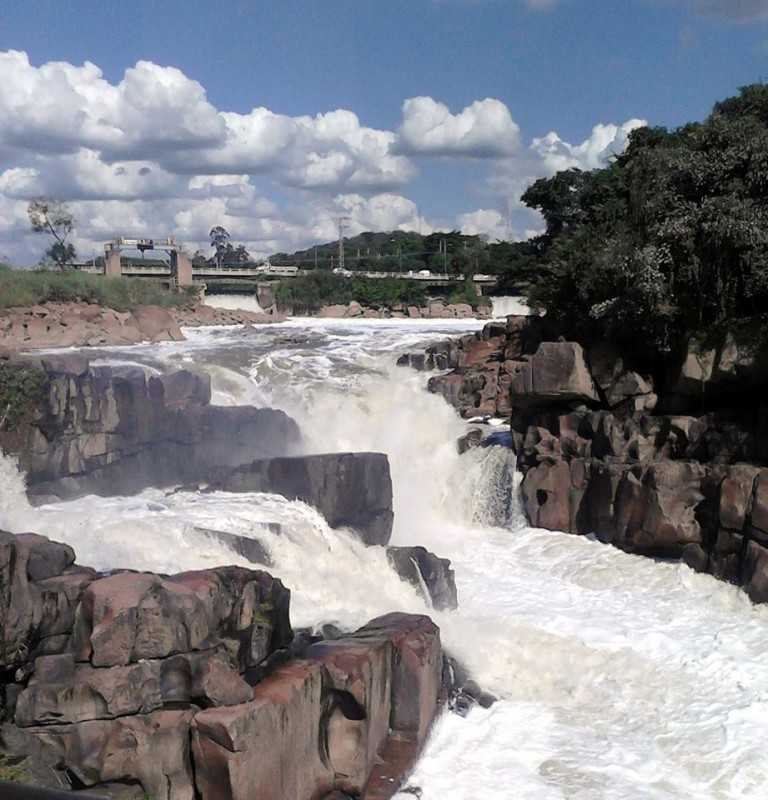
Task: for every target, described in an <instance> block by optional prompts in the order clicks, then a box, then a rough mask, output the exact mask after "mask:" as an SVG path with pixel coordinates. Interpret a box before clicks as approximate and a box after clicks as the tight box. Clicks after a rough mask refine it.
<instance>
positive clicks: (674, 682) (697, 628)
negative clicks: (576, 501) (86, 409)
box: [0, 320, 768, 800]
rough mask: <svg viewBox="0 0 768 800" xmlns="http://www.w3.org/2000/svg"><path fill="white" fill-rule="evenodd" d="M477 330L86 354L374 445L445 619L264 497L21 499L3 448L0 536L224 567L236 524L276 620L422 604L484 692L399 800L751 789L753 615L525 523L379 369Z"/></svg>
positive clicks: (311, 619) (85, 556) (760, 780)
mask: <svg viewBox="0 0 768 800" xmlns="http://www.w3.org/2000/svg"><path fill="white" fill-rule="evenodd" d="M480 324H481V323H478V322H476V321H471V320H470V321H466V322H465V321H453V322H443V321H420V322H407V321H402V320H401V321H392V320H390V321H379V320H374V321H330V320H328V321H320V320H316V321H308V320H301V321H299V320H295V321H290V322H288V323H285V324H282V325H275V326H265V327H258V328H253V329H249V330H243V329H239V328H227V329H206V330H202V329H197V330H193V331H188V332H187V333H188V337H189V338H188V340H187V341H186V342H180V343H169V344H166V345H160V346H158V345H154V346H151V347H149V346H139V347H133V348H123V349H113V350H110V351H106V352H104V354H103V356H102V358H103V360H104V361H105V362H106V361H107V360H109V361H112V362H114V361H130V362H132V363H140V364H144V365H147V366H148V367H150V368H161V367H162V368H166V367H170V366H173V365H182V366H187V367H196V368H200V369H206V370H209V371H210V372H211V374H212V376H213V382H214V389H215V402H217V403H220V404H235V403H255V404H257V405H270V406H273V407H277V408H282V409H284V410H285V411H287V412H288V413H289V414H291V415H292V416H293V417H295V419H296V420H297V421H298V422H299V424H300V426H301V428H302V430H303V431H304V433H305V436H306V438H307V440H308V451H309V450H312V451H318V452H320V451H332V450H381V451H384V452H386V453H388V454H389V458H390V462H391V468H392V476H393V484H394V497H395V529H394V534H393V543H395V544H423V545H424V546H426V547H427V548H428V549H430V550H433V551H434V552H436V553H437V554H438V555H440V556H443V557H448V558H450V559H451V561H452V565H453V568H454V569H455V572H456V581H457V585H458V591H459V603H460V606H459V609H458V610H457V611H455V612H450V613H435V612H432V611H431V610H426V609H425V606H424V604H423V603H422V602H421V601H420V600H419V598H418V597H417V596H416V594H415V593H414V591H413V590H412V589H411V588H410V587H409V586H407V585H406V584H404V583H402V582H401V581H400V580H398V578H397V577H396V576H395V574H394V573H393V572H392V571H391V570H390V568H389V567H388V565H387V563H386V559H385V557H384V555H383V553H382V551H381V550H379V549H376V548H370V549H366V548H364V547H362V546H361V545H359V544H358V543H357V542H356V541H355V540H354V539H353V538H351V537H350V536H348V535H346V534H344V533H341V532H338V531H333V530H330V529H329V528H328V526H327V525H326V523H325V521H324V520H323V519H322V518H321V517H319V515H318V514H317V513H316V512H315V511H313V510H312V509H310V508H308V507H306V506H304V505H302V504H300V503H291V502H288V501H286V500H284V499H282V498H279V497H275V496H272V495H258V494H238V495H234V494H225V493H212V494H197V493H193V492H180V493H177V494H166V492H164V491H158V490H152V491H147V492H144V493H142V494H141V495H138V496H135V497H117V498H109V499H106V498H96V497H86V498H82V499H80V500H76V501H72V502H68V503H57V504H52V505H46V506H41V507H39V508H34V509H33V508H30V507H29V505H28V504H27V503H26V500H25V498H24V494H23V483H22V481H21V479H20V477H19V476H18V474H17V472H16V471H15V469H14V467H13V464H12V463H11V461H10V460H9V459H7V458H5V459H1V460H0V527H5V528H6V529H9V530H12V531H17V532H18V531H22V530H35V531H38V532H40V533H44V534H46V535H48V536H50V537H51V538H54V539H58V540H61V541H67V542H69V543H70V544H72V545H73V546H74V547H75V548H76V551H77V553H78V557H79V558H78V560H79V561H80V562H81V563H85V564H92V565H94V566H97V567H104V568H106V567H136V568H142V569H144V568H152V569H155V570H159V571H163V572H168V571H178V570H182V569H188V568H195V567H200V566H209V565H212V564H216V563H233V562H234V563H238V561H237V558H238V557H236V556H234V557H233V555H232V553H231V552H230V551H228V550H224V549H223V548H222V547H221V546H220V545H218V544H216V543H215V542H213V541H211V540H209V539H207V538H206V537H205V536H204V535H203V534H201V533H200V529H201V528H213V529H217V530H222V531H229V532H233V533H239V534H242V535H247V536H252V537H255V538H258V539H259V540H260V541H261V542H262V543H263V545H264V546H265V547H266V549H267V550H268V551H269V553H270V556H271V559H272V561H273V566H272V567H270V571H271V572H272V573H273V574H277V575H279V576H280V577H281V578H282V579H283V581H284V583H285V584H286V585H287V586H288V587H290V589H291V590H292V601H291V617H292V621H293V624H294V625H295V626H305V625H318V624H320V623H323V622H331V621H332V622H336V623H337V624H339V625H341V626H344V627H349V628H351V627H354V626H358V625H361V624H362V623H364V622H366V621H367V620H368V619H369V618H371V617H373V616H375V615H377V614H380V613H383V612H386V611H390V610H396V609H405V610H413V611H419V612H424V611H425V610H426V611H427V613H430V614H432V615H433V617H434V619H435V620H436V622H437V623H438V624H439V625H440V627H441V631H442V637H443V642H444V644H445V646H446V648H447V649H448V650H449V651H450V652H451V653H452V654H453V655H455V656H456V657H457V658H459V659H460V660H461V661H462V662H463V663H464V664H465V665H466V666H467V667H468V668H469V670H470V671H471V672H472V673H473V675H474V676H475V677H476V679H477V680H478V682H479V683H480V684H481V685H482V686H483V687H484V688H485V689H487V690H488V691H491V692H493V693H495V694H497V696H498V697H499V698H500V699H499V701H498V702H497V703H496V704H495V705H493V706H492V707H491V708H489V709H487V710H486V709H482V708H479V707H476V708H473V709H472V710H471V711H470V712H469V714H468V716H466V717H460V716H458V715H456V714H453V713H450V712H445V713H444V714H443V715H442V717H441V718H440V720H439V721H438V723H437V725H436V726H435V728H434V731H433V733H432V735H431V738H430V740H429V742H428V744H427V747H426V749H425V752H424V754H423V756H422V758H421V760H420V762H419V763H418V765H417V766H416V769H415V771H414V773H413V775H412V776H411V778H410V780H409V783H408V786H409V787H411V789H412V791H410V792H406V791H403V792H401V794H400V795H398V797H400V798H401V800H407V798H411V799H412V798H413V797H414V795H415V794H416V795H418V791H417V790H420V791H421V795H420V796H421V797H422V800H481V799H482V800H517V799H518V798H521V799H526V800H527V798H531V800H533V799H534V798H535V800H561V799H563V798H565V799H566V800H570V799H571V798H574V799H575V800H603V799H606V800H641V799H642V800H645V799H646V798H647V799H648V800H672V798H675V799H676V800H678V799H679V798H692V799H696V800H715V799H717V800H731V798H732V799H733V800H736V798H739V799H742V798H755V799H757V798H761V799H762V798H765V797H767V796H768V758H766V756H765V742H766V741H768V658H766V651H767V650H768V609H766V608H763V607H754V606H752V605H751V604H750V602H749V601H748V599H747V598H746V596H745V595H744V594H743V593H741V592H740V591H739V590H738V589H736V588H734V587H732V586H728V585H725V584H722V583H718V582H716V581H715V580H713V579H711V578H709V577H706V576H701V575H697V574H695V573H693V572H692V571H690V570H689V569H688V568H687V567H685V566H682V565H679V564H672V563H657V562H654V561H652V560H649V559H644V558H640V557H634V556H630V555H627V554H624V553H621V552H619V551H618V550H615V549H612V548H610V547H607V546H604V545H601V544H599V543H598V542H595V541H592V540H590V539H589V538H585V537H575V536H569V535H565V534H560V533H550V532H546V531H541V530H535V529H531V528H527V527H525V524H524V521H523V519H522V517H521V516H520V514H519V512H516V510H515V506H514V503H512V504H511V505H510V503H509V502H508V500H509V498H508V497H506V496H505V490H504V489H503V488H502V489H501V490H500V488H499V487H500V486H502V487H503V486H508V485H509V476H508V475H507V474H505V469H504V464H505V463H506V462H505V453H504V452H503V451H501V450H499V449H496V448H489V449H488V450H483V451H477V450H475V451H472V452H471V453H469V454H467V455H465V456H462V457H459V456H458V455H457V453H456V449H455V440H456V438H457V437H458V436H460V435H461V434H462V433H463V432H464V431H465V425H464V423H462V422H461V420H459V419H458V418H457V416H456V415H455V413H454V411H453V410H452V409H451V408H450V407H449V406H448V405H447V404H446V403H445V402H444V401H443V400H442V399H441V398H439V397H436V396H433V395H430V394H428V393H427V392H426V390H425V385H426V381H427V375H425V374H424V373H417V372H414V371H411V370H409V369H405V368H397V367H395V366H394V362H395V359H396V356H397V355H398V354H400V353H402V352H405V351H408V350H415V349H420V348H422V347H423V346H424V345H425V344H426V343H429V342H432V341H434V340H436V339H438V338H441V337H444V336H449V335H451V336H456V335H459V334H460V333H463V332H465V331H467V330H472V329H475V328H477V327H479V325H480ZM269 523H279V524H280V526H281V533H279V534H278V533H275V532H274V526H272V527H270V525H269ZM240 563H244V562H240Z"/></svg>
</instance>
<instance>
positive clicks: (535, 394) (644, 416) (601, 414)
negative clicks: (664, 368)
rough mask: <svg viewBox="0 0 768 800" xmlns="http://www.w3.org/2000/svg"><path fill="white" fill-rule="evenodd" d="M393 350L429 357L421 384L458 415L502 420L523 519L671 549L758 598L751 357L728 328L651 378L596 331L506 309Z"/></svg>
mask: <svg viewBox="0 0 768 800" xmlns="http://www.w3.org/2000/svg"><path fill="white" fill-rule="evenodd" d="M758 356H759V354H758ZM399 363H401V364H403V365H409V366H412V367H415V368H417V369H437V370H441V371H442V372H441V374H439V375H436V376H433V377H432V378H430V380H429V388H430V390H431V391H433V392H436V393H440V394H442V395H443V396H444V397H445V398H446V400H447V401H448V402H450V403H451V404H452V405H454V406H455V407H456V408H457V409H458V411H459V412H460V413H461V414H462V416H464V417H466V418H469V417H474V416H477V415H489V416H499V417H502V418H506V419H508V420H509V421H510V427H511V440H512V443H513V446H514V450H515V452H516V456H517V466H518V468H519V469H520V470H521V471H522V472H523V481H522V485H521V491H522V499H523V503H524V506H525V510H526V513H527V516H528V519H529V520H530V523H531V524H532V525H535V526H538V527H543V528H547V529H550V530H560V531H566V532H571V533H579V534H596V535H597V537H598V538H599V539H600V540H602V541H604V542H608V543H611V544H613V545H615V546H617V547H620V548H621V549H623V550H626V551H628V552H633V553H640V554H644V555H649V556H654V557H664V558H683V559H684V560H685V561H686V562H687V563H688V564H689V565H691V566H692V567H694V568H695V569H697V570H700V571H705V572H709V573H711V574H713V575H714V576H716V577H718V578H721V579H723V580H727V581H730V582H733V583H736V584H738V585H740V586H742V587H743V588H744V589H745V590H746V591H747V592H748V593H749V595H750V597H751V598H752V599H753V600H754V601H755V602H766V601H768V410H766V406H765V404H762V405H761V402H760V398H761V397H763V396H764V394H763V393H764V390H765V388H766V386H768V371H766V370H764V369H762V368H761V367H760V363H759V357H752V358H751V359H750V357H749V355H748V354H746V353H745V352H742V351H739V349H738V348H737V347H736V345H735V344H734V343H733V342H731V343H730V345H729V346H728V347H725V346H723V347H721V348H719V349H718V351H717V352H712V353H704V354H698V355H697V356H696V357H693V356H691V355H689V357H687V358H684V359H682V361H681V363H680V364H678V367H677V371H676V372H673V374H671V375H670V376H669V377H668V380H667V383H666V384H665V386H663V387H658V388H656V387H654V384H653V380H652V379H651V377H650V375H648V374H645V373H643V372H642V371H638V370H637V369H634V368H632V365H631V364H630V361H629V359H628V358H627V357H626V356H624V355H623V354H622V353H620V352H618V351H617V350H616V348H615V347H612V346H611V345H610V344H609V343H606V342H598V343H595V344H593V345H591V346H590V347H588V348H582V347H581V345H579V344H578V343H576V342H566V341H562V340H558V339H557V337H556V331H553V330H551V329H550V327H549V324H548V323H547V321H546V318H536V317H509V318H508V319H507V320H506V321H505V322H492V323H489V324H487V325H486V326H485V327H484V329H483V330H482V332H479V333H477V334H472V335H469V336H465V337H463V338H462V339H460V340H458V341H448V340H446V341H445V342H440V343H437V344H435V345H434V346H432V347H430V348H429V349H428V350H427V351H426V352H425V353H413V354H405V355H403V356H402V357H401V359H400V360H399ZM694 363H695V364H697V365H699V367H700V369H699V370H698V371H695V370H694V367H693V366H692V365H693V364H694ZM702 364H703V365H704V366H702ZM694 373H695V374H694ZM692 376H693V377H692ZM694 377H695V378H696V380H694ZM704 398H707V400H708V403H709V405H708V407H707V406H705V403H704V402H703V399H704ZM702 406H705V407H704V408H703V412H704V413H702V412H701V411H700V412H699V413H696V412H695V409H702Z"/></svg>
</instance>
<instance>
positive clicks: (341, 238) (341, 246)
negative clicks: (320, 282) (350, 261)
mask: <svg viewBox="0 0 768 800" xmlns="http://www.w3.org/2000/svg"><path fill="white" fill-rule="evenodd" d="M350 219H352V217H339V270H342V269H344V228H345V227H346V225H347V222H349V220H350Z"/></svg>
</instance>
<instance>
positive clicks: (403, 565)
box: [387, 546, 459, 611]
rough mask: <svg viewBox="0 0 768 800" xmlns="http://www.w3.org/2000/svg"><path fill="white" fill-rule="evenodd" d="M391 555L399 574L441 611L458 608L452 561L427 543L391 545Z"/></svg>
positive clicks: (388, 553)
mask: <svg viewBox="0 0 768 800" xmlns="http://www.w3.org/2000/svg"><path fill="white" fill-rule="evenodd" d="M387 559H388V560H389V563H390V564H391V565H392V568H393V569H394V570H395V572H397V574H398V575H399V576H400V577H401V578H402V579H403V580H404V581H407V582H408V583H410V584H411V586H413V587H414V588H415V589H416V590H417V591H418V592H419V594H420V595H421V596H422V597H423V598H424V599H425V600H426V601H427V602H428V603H429V604H430V605H431V606H432V608H434V609H436V610H437V611H445V610H448V609H454V608H458V606H459V600H458V595H457V592H456V581H455V578H454V574H453V570H452V569H451V562H450V561H449V560H448V559H447V558H439V557H438V556H436V555H435V554H434V553H430V552H429V550H427V549H425V548H424V547H418V546H417V547H388V548H387Z"/></svg>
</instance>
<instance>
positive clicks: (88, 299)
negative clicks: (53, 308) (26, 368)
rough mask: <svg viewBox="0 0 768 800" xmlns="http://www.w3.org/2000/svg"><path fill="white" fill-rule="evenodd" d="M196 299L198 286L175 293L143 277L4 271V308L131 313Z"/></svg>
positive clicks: (0, 278) (0, 299)
mask: <svg viewBox="0 0 768 800" xmlns="http://www.w3.org/2000/svg"><path fill="white" fill-rule="evenodd" d="M196 297H197V289H196V287H183V288H181V289H179V290H174V291H171V290H169V289H166V288H165V287H163V286H162V285H160V284H159V283H157V282H155V281H152V280H147V279H143V278H142V279H139V278H106V277H104V276H103V275H89V274H88V273H84V272H77V271H75V270H65V271H63V272H62V271H59V270H55V271H54V270H33V271H26V270H14V269H7V268H3V269H0V309H6V308H14V307H18V306H21V307H25V306H33V305H37V304H39V303H46V302H51V303H68V302H83V303H97V304H98V305H100V306H106V307H107V308H113V309H115V311H131V310H132V309H134V308H136V307H137V306H141V305H149V304H153V305H158V306H163V307H164V308H170V307H173V306H184V305H189V304H190V303H192V302H193V301H194V300H195V298H196Z"/></svg>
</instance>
